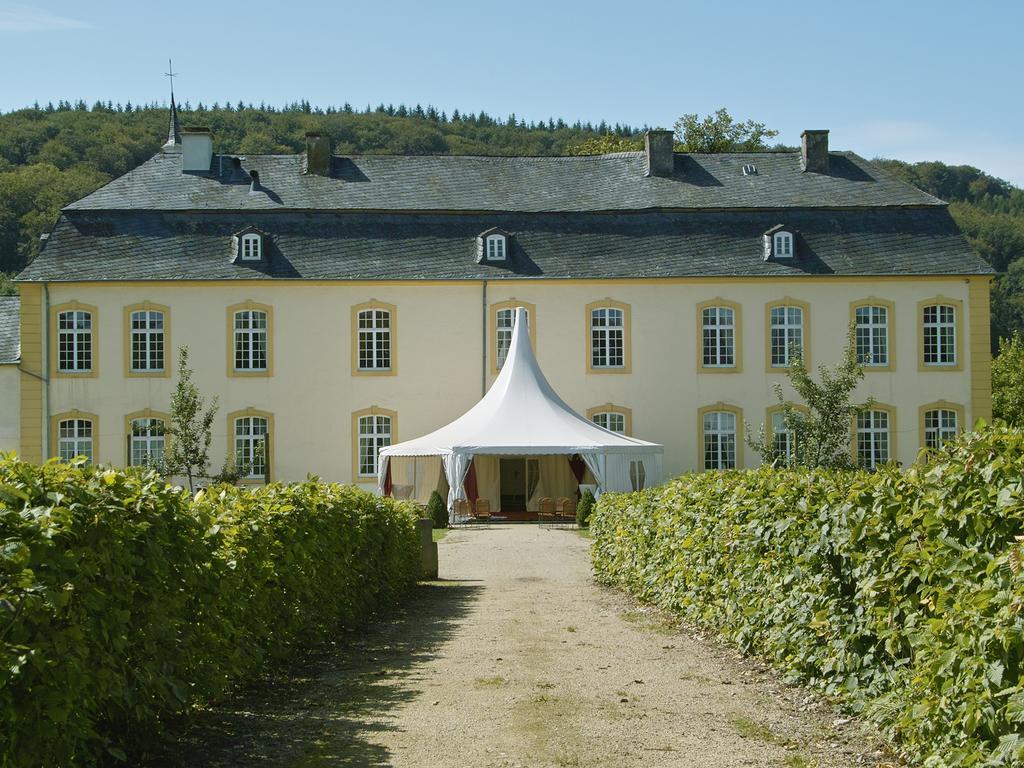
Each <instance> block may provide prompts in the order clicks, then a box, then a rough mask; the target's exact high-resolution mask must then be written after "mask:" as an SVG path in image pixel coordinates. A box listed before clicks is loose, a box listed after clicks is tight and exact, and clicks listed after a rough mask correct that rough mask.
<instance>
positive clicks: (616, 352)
mask: <svg viewBox="0 0 1024 768" xmlns="http://www.w3.org/2000/svg"><path fill="white" fill-rule="evenodd" d="M590 364H591V367H592V368H624V367H625V365H626V313H625V312H624V311H623V310H622V309H619V308H617V307H600V308H598V309H592V310H591V311H590Z"/></svg>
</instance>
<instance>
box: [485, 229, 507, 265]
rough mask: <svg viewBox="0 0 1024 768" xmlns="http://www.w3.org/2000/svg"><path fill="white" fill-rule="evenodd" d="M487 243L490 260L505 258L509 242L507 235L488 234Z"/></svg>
mask: <svg viewBox="0 0 1024 768" xmlns="http://www.w3.org/2000/svg"><path fill="white" fill-rule="evenodd" d="M486 245H487V260H488V261H504V260H505V253H506V250H507V247H508V243H507V242H506V237H505V236H504V235H488V236H487V242H486Z"/></svg>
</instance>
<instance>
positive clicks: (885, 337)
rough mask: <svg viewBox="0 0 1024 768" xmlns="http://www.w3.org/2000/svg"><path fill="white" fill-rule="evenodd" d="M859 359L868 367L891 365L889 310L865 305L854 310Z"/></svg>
mask: <svg viewBox="0 0 1024 768" xmlns="http://www.w3.org/2000/svg"><path fill="white" fill-rule="evenodd" d="M854 324H855V331H854V333H855V340H856V346H857V359H858V360H859V361H860V363H861V365H864V366H867V367H880V366H882V367H884V366H887V365H889V309H888V307H884V306H876V305H864V306H860V307H856V308H855V309H854Z"/></svg>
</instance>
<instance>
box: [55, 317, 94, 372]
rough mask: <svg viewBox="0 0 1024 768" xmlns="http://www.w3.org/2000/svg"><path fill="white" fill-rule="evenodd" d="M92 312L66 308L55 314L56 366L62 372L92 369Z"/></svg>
mask: <svg viewBox="0 0 1024 768" xmlns="http://www.w3.org/2000/svg"><path fill="white" fill-rule="evenodd" d="M92 331H93V328H92V313H91V312H86V311H84V310H68V311H66V312H61V313H59V314H58V315H57V366H58V370H59V371H61V372H62V373H89V372H91V371H92V338H93V336H92Z"/></svg>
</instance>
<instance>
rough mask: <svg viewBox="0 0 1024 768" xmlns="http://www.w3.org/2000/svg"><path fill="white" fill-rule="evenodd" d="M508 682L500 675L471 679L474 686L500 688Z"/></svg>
mask: <svg viewBox="0 0 1024 768" xmlns="http://www.w3.org/2000/svg"><path fill="white" fill-rule="evenodd" d="M507 682H508V680H506V679H505V678H504V677H502V676H501V675H495V676H494V677H478V678H477V679H476V680H474V681H473V687H474V688H501V686H503V685H505V684H506V683H507Z"/></svg>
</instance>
